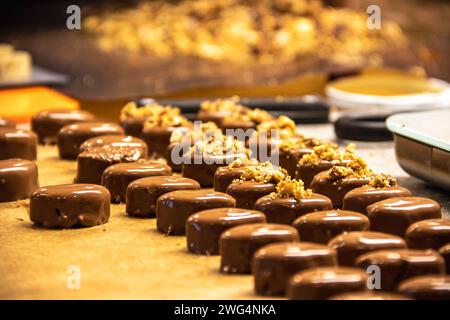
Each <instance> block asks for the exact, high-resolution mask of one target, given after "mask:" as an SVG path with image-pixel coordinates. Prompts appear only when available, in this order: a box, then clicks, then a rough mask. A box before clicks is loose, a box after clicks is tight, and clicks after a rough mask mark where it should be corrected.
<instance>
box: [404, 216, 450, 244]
mask: <svg viewBox="0 0 450 320" xmlns="http://www.w3.org/2000/svg"><path fill="white" fill-rule="evenodd" d="M405 238H406V242H407V243H408V247H410V248H414V249H435V250H439V248H440V247H442V246H443V245H445V244H447V243H450V219H429V220H423V221H419V222H416V223H414V224H412V225H411V226H410V227H409V228H408V229H407V230H406V236H405Z"/></svg>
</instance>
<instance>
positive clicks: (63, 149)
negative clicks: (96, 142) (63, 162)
mask: <svg viewBox="0 0 450 320" xmlns="http://www.w3.org/2000/svg"><path fill="white" fill-rule="evenodd" d="M114 134H116V135H123V134H124V132H123V129H122V128H121V127H120V126H118V125H117V124H115V123H104V122H81V123H74V124H69V125H66V126H64V127H62V128H61V130H59V132H58V136H57V145H58V151H59V156H60V157H61V158H62V159H76V157H77V155H78V153H79V149H80V146H81V144H82V143H83V142H85V141H86V140H88V139H90V138H93V137H98V136H104V135H114Z"/></svg>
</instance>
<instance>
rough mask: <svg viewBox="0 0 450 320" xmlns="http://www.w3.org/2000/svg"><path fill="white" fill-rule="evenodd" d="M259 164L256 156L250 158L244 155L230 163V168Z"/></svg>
mask: <svg viewBox="0 0 450 320" xmlns="http://www.w3.org/2000/svg"><path fill="white" fill-rule="evenodd" d="M258 164H259V161H258V160H256V159H254V158H252V159H249V158H248V157H247V156H242V157H240V158H237V159H236V160H234V161H233V162H232V163H230V164H229V165H228V168H230V169H233V168H241V167H244V166H256V165H258Z"/></svg>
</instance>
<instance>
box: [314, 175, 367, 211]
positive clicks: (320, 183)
mask: <svg viewBox="0 0 450 320" xmlns="http://www.w3.org/2000/svg"><path fill="white" fill-rule="evenodd" d="M327 176H328V172H327V171H325V172H321V173H319V174H317V175H316V176H315V177H314V179H313V181H312V182H311V189H312V190H313V191H314V192H317V193H320V194H323V195H325V196H327V197H328V198H330V200H331V202H332V203H333V207H334V208H341V207H342V200H343V199H344V196H345V194H346V193H347V192H349V191H350V190H353V189H355V188H359V187H362V186H364V185H366V184H368V183H369V181H370V178H359V177H356V176H348V177H345V178H343V179H339V180H336V181H332V180H329V179H327Z"/></svg>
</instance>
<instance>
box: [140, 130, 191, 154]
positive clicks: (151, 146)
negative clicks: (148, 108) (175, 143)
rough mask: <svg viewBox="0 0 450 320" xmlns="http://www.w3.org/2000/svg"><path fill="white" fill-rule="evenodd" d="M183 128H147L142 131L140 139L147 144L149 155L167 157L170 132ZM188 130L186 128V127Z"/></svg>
mask: <svg viewBox="0 0 450 320" xmlns="http://www.w3.org/2000/svg"><path fill="white" fill-rule="evenodd" d="M182 128H184V127H167V128H166V127H148V128H144V129H143V130H142V139H143V140H144V141H145V142H146V143H147V146H148V153H149V155H153V156H159V157H164V158H165V157H167V156H168V148H169V145H170V136H171V135H172V132H173V131H174V130H175V129H177V130H179V129H182ZM186 129H188V127H186Z"/></svg>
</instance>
